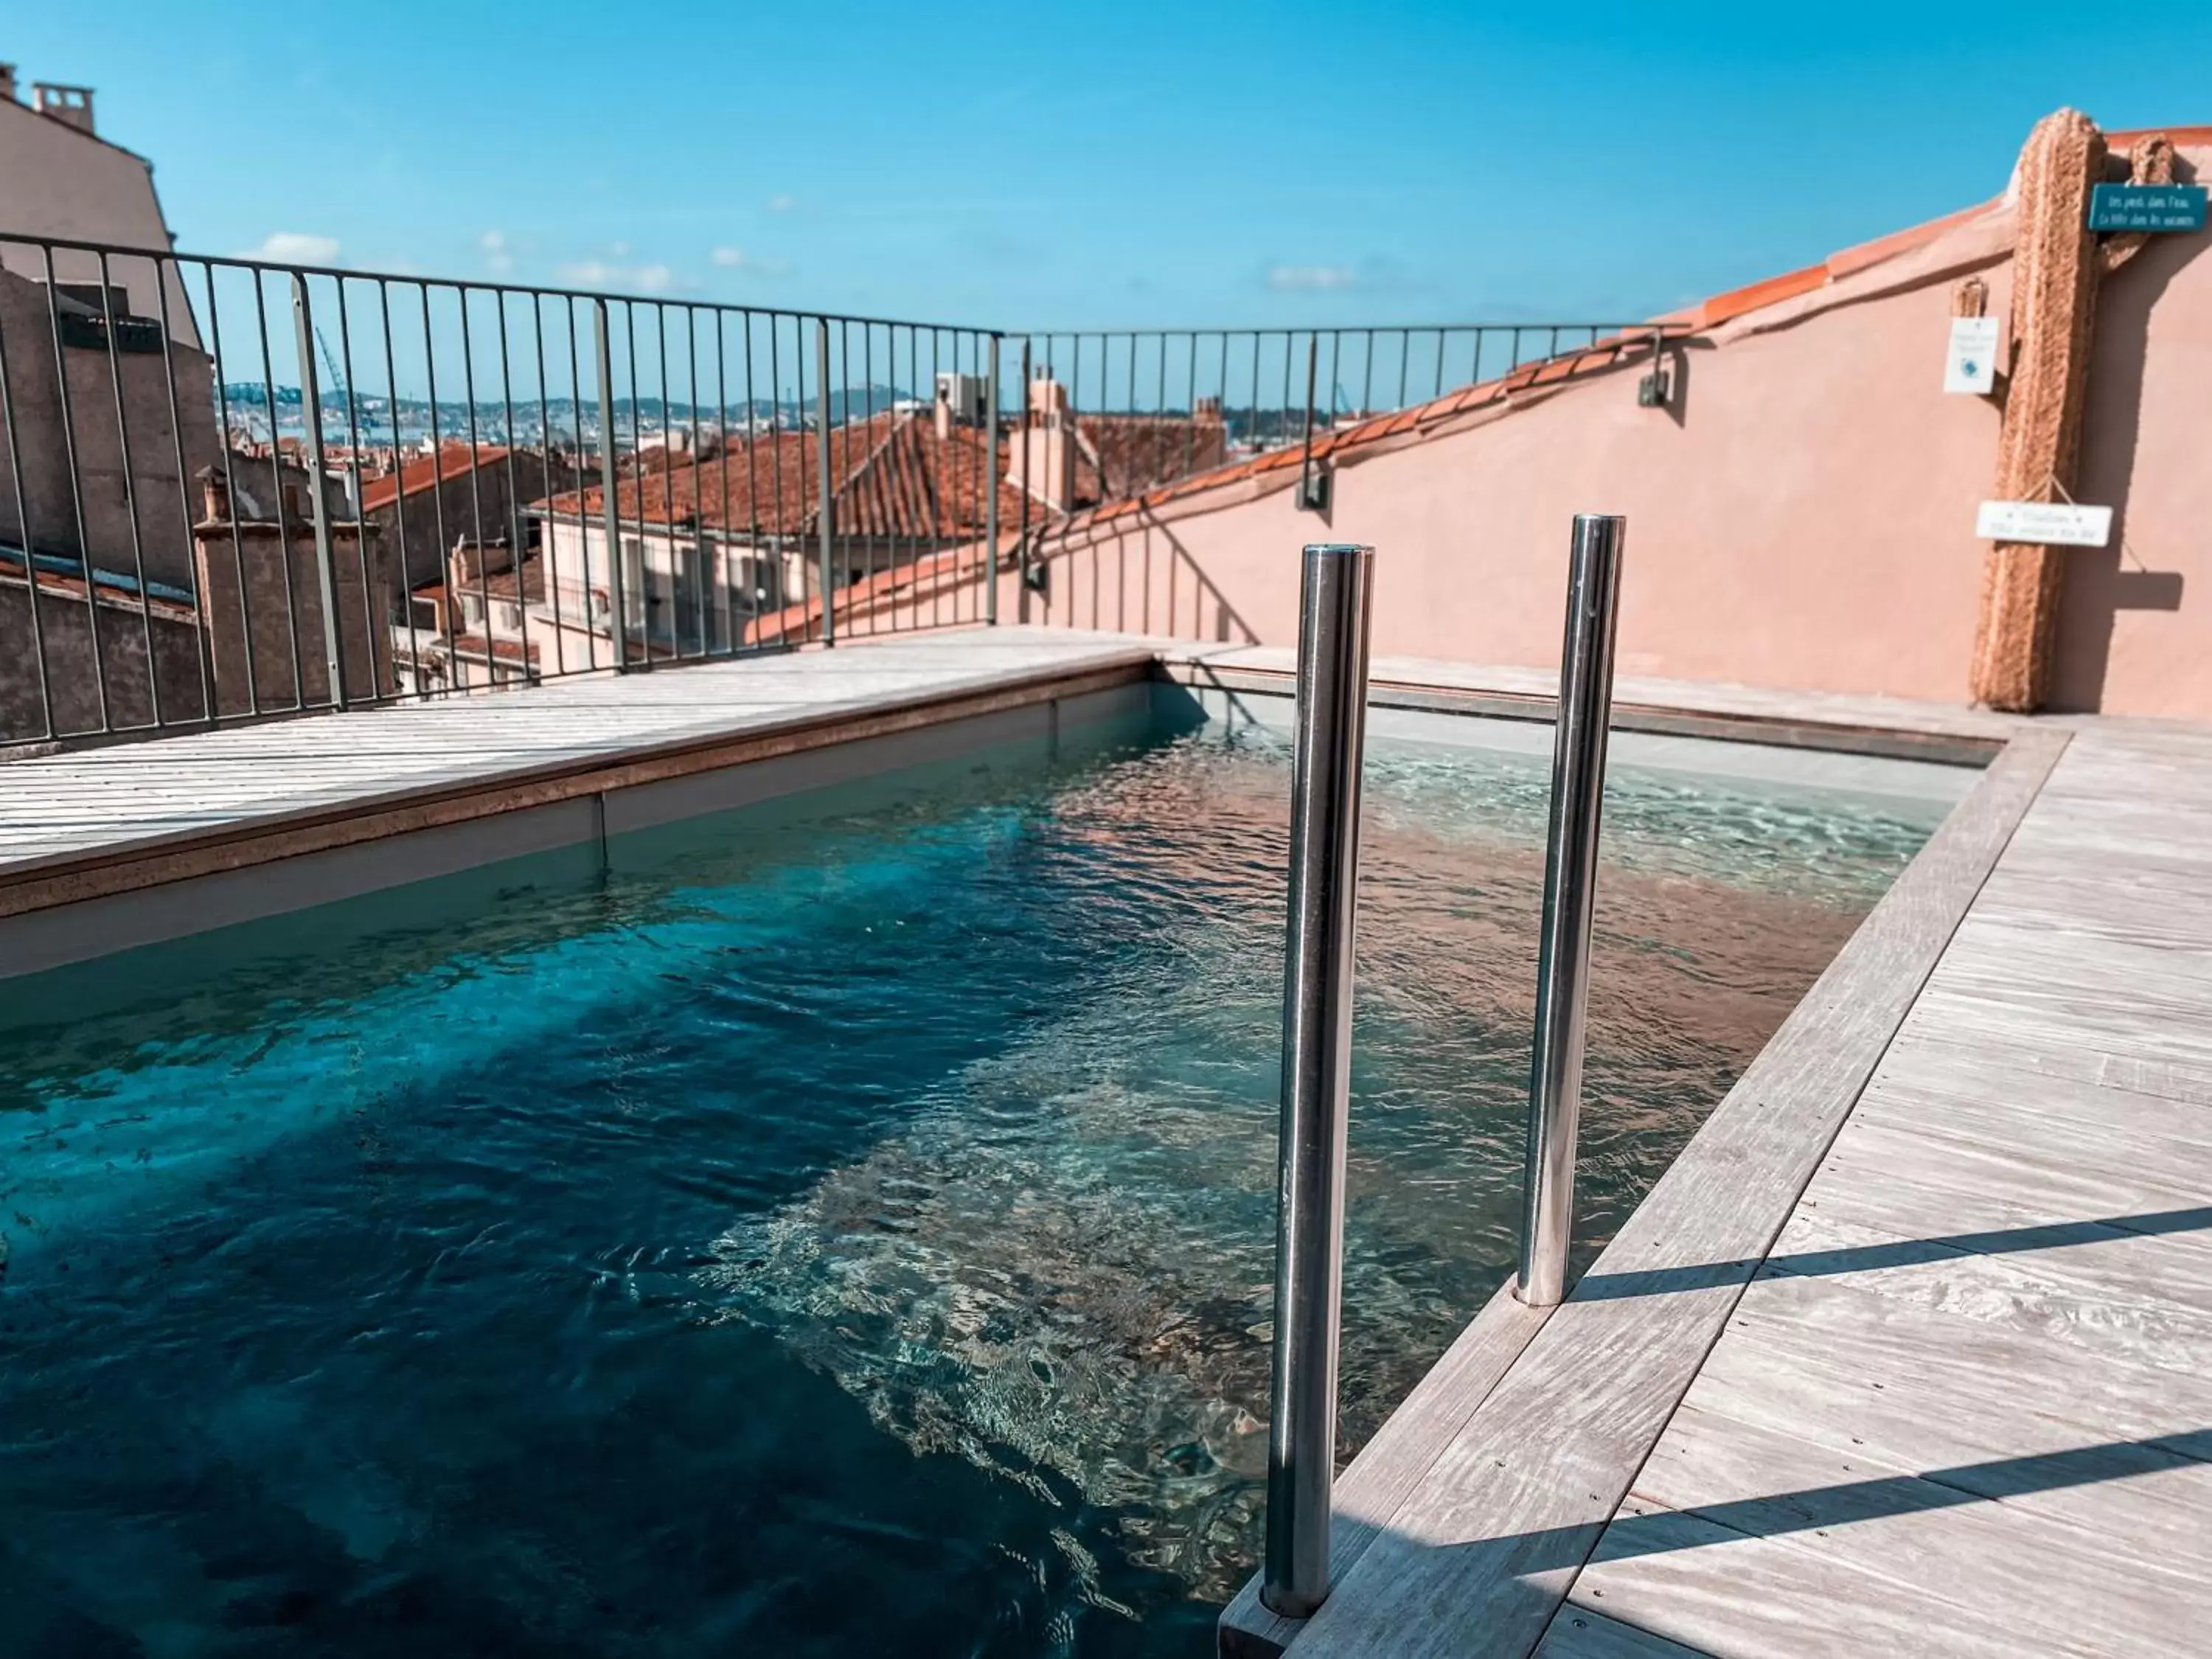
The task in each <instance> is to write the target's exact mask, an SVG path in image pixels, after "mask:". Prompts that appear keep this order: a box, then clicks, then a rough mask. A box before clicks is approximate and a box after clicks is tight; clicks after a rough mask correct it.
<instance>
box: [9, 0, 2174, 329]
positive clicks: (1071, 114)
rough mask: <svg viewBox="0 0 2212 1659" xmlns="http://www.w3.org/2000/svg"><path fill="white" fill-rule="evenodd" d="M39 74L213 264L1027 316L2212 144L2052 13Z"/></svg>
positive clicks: (2158, 51)
mask: <svg viewBox="0 0 2212 1659" xmlns="http://www.w3.org/2000/svg"><path fill="white" fill-rule="evenodd" d="M2152 46H2154V47H2155V49H2154V50H2153V49H2148V48H2150V47H2152ZM0 58H4V59H9V60H13V61H15V62H16V63H17V64H19V65H20V66H21V71H22V74H23V76H24V78H25V79H26V80H40V81H49V82H71V83H82V84H88V85H90V86H92V87H94V88H96V92H97V101H96V115H97V119H98V124H99V129H100V133H101V135H102V136H103V137H107V138H110V139H112V140H113V141H114V142H116V143H120V144H124V145H126V146H128V147H130V148H131V149H137V150H138V151H140V152H142V153H143V154H144V155H148V156H149V157H150V158H151V159H152V160H153V161H155V164H156V167H157V172H156V175H155V176H156V182H157V184H158V185H159V187H160V189H161V195H162V199H163V203H164V205H165V207H166V208H167V213H168V216H169V220H170V222H171V224H172V226H173V228H174V229H175V231H176V234H177V237H178V241H179V247H180V248H182V249H184V250H186V251H189V252H207V253H216V254H257V253H258V254H263V255H265V256H266V257H270V258H281V259H287V260H298V261H302V262H307V263H313V264H338V265H343V266H347V267H350V268H356V269H370V270H394V271H405V272H415V273H422V274H426V275H435V276H454V277H465V278H467V277H474V278H496V279H504V280H513V281H516V282H527V283H547V284H553V285H560V286H569V287H584V288H605V289H616V290H620V291H627V292H636V293H642V294H649V295H667V296H671V297H678V298H684V297H690V298H698V299H712V300H724V301H747V302H750V303H754V304H761V305H775V306H790V307H827V308H830V309H836V310H851V311H859V312H867V313H873V314H878V315H887V314H888V315H898V316H907V317H920V318H928V319H945V320H950V321H957V322H963V323H973V324H985V325H994V326H1006V327H1021V326H1048V325H1051V326H1068V325H1093V326H1096V325H1145V324H1154V325H1158V324H1170V325H1180V324H1191V325H1207V324H1252V323H1264V324H1283V323H1289V322H1309V321H1312V322H1322V323H1336V322H1343V323H1349V322H1364V321H1370V320H1371V321H1376V322H1396V321H1416V322H1419V321H1447V320H1449V321H1458V320H1463V319H1504V320H1512V319H1516V318H1522V317H1526V318H1531V319H1534V318H1544V319H1565V318H1576V317H1583V318H1592V319H1606V318H1613V317H1620V316H1644V315H1650V314H1652V313H1656V312H1659V311H1662V310H1664V309H1667V308H1668V307H1673V306H1676V305H1679V304H1681V303H1684V302H1685V301H1690V300H1693V299H1695V298H1697V297H1699V296H1701V295H1705V294H1707V293H1711V292H1713V291H1716V290H1717V289H1725V288H1728V287H1731V286H1735V285H1736V284H1739V283H1745V282H1748V281H1752V280H1754V279H1756V278H1758V277H1759V276H1765V275H1768V274H1771V273H1772V272H1776V271H1779V270H1785V269H1789V268H1790V267H1793V266H1796V265H1799V264H1806V263H1808V262H1809V261H1812V260H1814V259H1817V258H1820V257H1821V256H1823V255H1824V254H1826V253H1827V252H1830V251H1832V250H1833V249H1834V248H1837V247H1839V246H1846V245H1848V244H1850V243H1851V242H1853V241H1857V240H1863V239H1865V238H1868V237H1872V236H1875V235H1879V234H1883V233H1885V232H1887V231H1888V230H1891V229H1893V228H1898V227H1899V226H1902V225H1905V224H1908V223H1911V222H1916V221H1918V220H1921V219H1924V218H1927V217H1929V216H1934V215H1936V214H1940V213H1943V212H1946V211H1948V210H1952V209H1954V208H1956V207H1960V206H1963V205H1966V204H1969V203H1972V202H1974V201H1978V200H1981V199H1984V198H1985V197H1989V196H1990V195H1993V194H1995V193H1996V191H2000V190H2001V189H2002V188H2003V185H2004V183H2005V179H2006V175H2007V173H2008V169H2009V167H2010V165H2011V162H2012V159H2013V156H2014V155H2015V151H2016V150H2017V148H2018V146H2019V144H2020V143H2021V139H2022V138H2023V137H2025V136H2026V133H2027V129H2028V127H2029V126H2030V125H2032V123H2033V121H2034V120H2035V119H2036V118H2037V117H2039V116H2040V115H2042V114H2044V113H2045V112H2047V111H2049V110H2050V109H2051V108H2054V107H2056V106H2059V105H2061V104H2066V103H2071V104H2074V105H2075V106H2079V107H2081V108H2083V109H2085V110H2086V111H2087V112H2088V113H2089V114H2091V115H2092V116H2093V118H2096V119H2097V120H2098V121H2100V123H2102V124H2104V125H2106V126H2107V127H2108V128H2113V129H2119V128H2128V127H2135V126H2142V125H2157V124H2160V123H2187V122H2191V121H2192V120H2199V121H2202V120H2212V91H2208V90H2207V89H2206V87H2205V84H2204V81H2203V75H2202V73H2201V69H2202V65H2203V64H2204V63H2205V62H2207V61H2212V21H2207V20H2205V19H2203V17H2201V16H2196V15H2174V16H2172V17H2169V18H2162V19H2160V21H2159V22H2158V24H2157V25H2156V27H2155V31H2154V37H2151V36H2146V35H2145V34H2144V33H2142V32H2141V31H2123V30H2118V29H2112V28H2103V27H2092V26H2087V25H2085V24H2084V22H2083V21H2082V20H2081V14H2080V12H2079V11H2078V9H2067V10H2065V11H2061V10H2060V9H2058V8H2057V7H2056V6H2051V5H2045V4H2035V5H2026V6H2016V7H2014V8H2009V9H2008V10H2007V11H2006V13H2005V14H2004V15H2003V16H2002V21H2001V22H2000V21H1997V20H1996V18H1995V17H1994V15H1991V16H1988V17H1979V16H1973V15H1948V14H1942V13H1940V12H1927V11H1923V10H1918V9H1915V10H1912V11H1910V12H1908V11H1906V10H1905V9H1904V8H1901V7H1881V6H1876V7H1861V8H1857V9H1851V10H1850V11H1849V12H1834V11H1826V10H1824V11H1823V12H1821V13H1820V14H1819V15H1814V14H1813V13H1811V12H1806V13H1803V14H1801V15H1785V14H1784V13H1783V12H1781V11H1779V10H1776V9H1769V10H1762V11H1758V12H1747V13H1746V15H1744V16H1743V17H1742V18H1741V19H1738V20H1731V19H1730V18H1729V17H1727V16H1726V15H1721V14H1715V13H1712V12H1710V11H1702V12H1696V13H1692V12H1687V11H1681V12H1676V13H1672V14H1655V13H1653V12H1650V11H1649V10H1642V11H1638V10H1632V9H1628V8H1624V7H1616V6H1608V5H1603V4H1600V5H1595V6H1584V7H1581V8H1577V9H1571V10H1561V9H1532V10H1530V11H1528V13H1525V14H1523V15H1516V16H1514V17H1512V18H1510V19H1504V18H1495V17H1488V18H1486V17H1480V16H1477V15H1471V14H1468V13H1465V12H1460V13H1455V12H1453V11H1451V10H1449V9H1444V8H1439V7H1435V6H1421V5H1412V4H1403V3H1400V4H1383V5H1375V6H1368V7H1363V8H1360V9H1358V10H1357V12H1352V11H1341V12H1338V11H1332V10H1331V9H1326V8H1322V7H1318V6H1314V5H1310V4H1305V3H1285V4H1282V5H1278V6H1275V7H1273V8H1268V9H1259V8H1254V7H1226V8H1216V9H1210V10H1208V11H1207V12H1206V13H1205V14H1203V15H1189V14H1187V13H1185V12H1184V11H1182V10H1179V9H1174V8H1169V7H1161V6H1138V7H1126V6H1125V7H1122V8H1120V9H1115V10H1114V11H1113V12H1111V13H1099V12H1095V11H1093V12H1069V13H1066V15H1059V14H1054V13H1052V12H1049V11H1045V10H1039V9H1012V8H974V9H966V10H964V11H960V12H950V11H939V12H934V13H930V12H918V11H915V10H914V9H910V8H892V7H888V6H856V7H844V8H837V9H829V8H782V9H776V10H775V11H773V12H765V13H760V14H749V13H747V12H744V11H740V10H737V9H711V8H710V9H700V10H698V11H696V12H694V13H690V14H682V15H679V14H674V13H668V12H654V13H652V14H650V15H647V14H641V13H634V12H632V13H623V12H617V13H610V12H608V11H607V10H606V9H604V8H587V7H584V6H580V5H576V4H574V3H570V0H551V3H545V4H537V5H532V6H530V7H527V8H526V7H520V6H514V7H471V8H456V7H433V6H430V5H428V4H425V3H422V0H389V3H386V4H383V5H381V6H380V7H378V8H375V9H373V10H367V11H349V13H348V14H346V15H345V17H344V19H343V21H340V19H339V18H338V17H337V15H334V14H325V15H321V16H315V15H299V16H296V17H294V18H292V19H290V20H289V21H286V22H285V23H284V24H283V27H270V23H269V20H268V14H267V13H266V11H265V9H258V8H248V7H246V6H243V5H240V4H238V3H236V0H211V3H206V4H203V5H200V6H197V7H195V8H194V9H193V10H192V12H191V21H190V23H189V26H188V27H179V20H178V16H177V14H175V13H174V12H173V11H172V10H170V9H167V8H157V7H155V6H154V5H152V4H149V3H147V0H116V3H114V4H112V5H110V6H107V7H106V8H103V9H101V10H100V13H99V14H98V15H97V18H96V20H95V19H94V17H93V16H92V15H67V14H64V13H62V12H60V11H58V10H52V9H50V10H48V11H46V12H45V13H43V14H40V15H25V16H21V17H18V18H15V19H13V20H11V21H10V23H9V27H8V29H7V31H6V33H5V36H4V38H0Z"/></svg>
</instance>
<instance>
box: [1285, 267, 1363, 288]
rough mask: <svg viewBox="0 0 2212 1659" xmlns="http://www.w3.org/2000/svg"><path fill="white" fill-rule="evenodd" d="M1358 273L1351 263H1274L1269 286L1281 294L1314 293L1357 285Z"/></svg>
mask: <svg viewBox="0 0 2212 1659" xmlns="http://www.w3.org/2000/svg"><path fill="white" fill-rule="evenodd" d="M1358 282H1359V276H1358V272H1357V271H1355V270H1352V267H1351V266H1350V265H1274V266H1271V267H1270V268H1269V270H1268V271H1267V286H1268V287H1269V288H1272V289H1274V290H1275V291H1276V292H1277V293H1279V294H1313V293H1325V292H1329V291H1332V290H1336V289H1347V288H1352V287H1356V286H1357V285H1358Z"/></svg>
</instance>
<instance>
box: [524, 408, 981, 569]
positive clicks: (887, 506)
mask: <svg viewBox="0 0 2212 1659" xmlns="http://www.w3.org/2000/svg"><path fill="white" fill-rule="evenodd" d="M821 449H822V443H821V437H820V435H819V434H817V433H813V432H785V433H777V434H770V435H767V436H764V437H754V438H750V439H744V440H739V441H735V442H732V444H730V445H729V446H728V447H727V448H726V449H725V450H723V451H722V452H721V453H718V454H714V455H707V456H702V457H698V458H696V459H695V458H690V457H685V458H683V459H681V460H675V459H671V463H670V465H667V466H666V467H665V468H664V469H661V470H658V471H653V472H651V473H648V474H647V475H646V476H644V477H634V478H624V479H620V480H617V483H616V485H615V501H616V511H617V514H618V516H620V517H621V518H622V519H623V520H624V521H626V522H635V523H641V524H671V525H677V524H696V525H698V526H702V527H704V528H707V529H712V530H722V531H727V532H732V533H734V532H746V533H749V534H759V535H763V536H781V537H799V536H805V535H806V534H808V533H809V532H811V530H812V529H813V527H814V524H815V520H816V517H817V514H818V513H820V511H821V505H822V503H821V473H820V467H821ZM829 476H830V480H831V489H832V490H833V492H834V495H835V498H836V509H835V510H836V526H837V530H838V532H839V533H840V534H841V535H846V536H878V537H884V538H891V537H904V538H915V539H918V540H939V539H944V538H957V537H969V536H975V535H978V534H980V533H981V532H982V529H983V526H984V523H985V512H984V508H985V504H986V502H987V500H988V497H989V489H990V483H989V478H990V463H989V455H988V451H987V447H986V439H985V436H984V435H983V434H982V433H981V432H980V431H978V430H977V429H975V428H973V427H961V426H956V427H954V428H952V429H951V433H950V434H949V435H946V436H945V437H942V438H940V437H939V436H938V435H937V428H936V424H935V422H934V419H933V416H931V415H930V414H928V413H927V412H921V411H915V410H897V411H886V412H884V413H881V414H877V415H872V416H868V417H867V418H866V420H860V421H851V422H846V423H845V424H843V425H842V426H836V427H832V428H830V429H829ZM533 505H534V506H535V507H537V508H538V510H539V511H542V512H545V513H554V514H557V515H559V516H561V517H564V518H574V516H575V515H576V514H577V513H579V512H580V513H582V514H583V515H584V516H585V517H586V519H587V520H595V519H597V518H598V517H599V515H600V514H601V513H603V512H604V511H605V492H604V491H603V490H602V489H600V488H599V486H597V485H592V486H591V487H589V488H586V489H582V490H568V491H565V492H563V493H562V494H561V495H554V496H551V497H549V498H548V499H546V500H544V501H538V502H536V503H533ZM1020 510H1021V496H1020V493H1019V492H1018V491H1017V490H1016V489H1014V488H1013V486H1012V485H1011V484H1010V483H1007V482H1006V478H1005V476H1004V473H1003V471H1001V474H1000V484H999V511H1000V516H1001V518H1002V519H1004V518H1006V516H1007V515H1009V514H1012V513H1019V511H1020Z"/></svg>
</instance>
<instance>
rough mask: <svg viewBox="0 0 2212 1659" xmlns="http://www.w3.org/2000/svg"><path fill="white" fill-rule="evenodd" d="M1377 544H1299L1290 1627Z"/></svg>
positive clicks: (1318, 1478)
mask: <svg viewBox="0 0 2212 1659" xmlns="http://www.w3.org/2000/svg"><path fill="white" fill-rule="evenodd" d="M1374 557H1375V550H1374V549H1372V548H1370V547H1358V546H1346V545H1340V544H1322V543H1317V544H1314V545H1311V546H1310V547H1308V548H1307V549H1306V550H1305V560H1304V564H1305V568H1304V585H1303V589H1302V593H1301V599H1300V611H1299V623H1298V702H1297V738H1296V744H1295V749H1294V750H1293V764H1292V771H1291V883H1290V886H1291V893H1290V900H1291V902H1290V939H1289V943H1288V945H1287V948H1286V951H1285V972H1284V983H1283V1085H1282V1090H1283V1092H1282V1127H1281V1147H1280V1158H1281V1185H1280V1188H1279V1191H1278V1194H1277V1208H1276V1231H1275V1353H1274V1394H1273V1408H1272V1410H1271V1412H1270V1413H1269V1418H1268V1429H1267V1563H1266V1571H1265V1572H1264V1574H1263V1577H1262V1579H1261V1600H1262V1601H1265V1602H1266V1603H1267V1606H1268V1607H1271V1608H1272V1609H1273V1610H1274V1611H1275V1612H1277V1613H1282V1614H1284V1615H1285V1616H1286V1617H1290V1618H1294V1619H1302V1618H1304V1617H1306V1616H1307V1615H1308V1614H1310V1613H1312V1612H1313V1610H1314V1609H1315V1608H1316V1607H1319V1606H1320V1605H1321V1604H1322V1600H1323V1598H1325V1597H1326V1596H1327V1595H1328V1571H1329V1564H1328V1546H1329V1500H1330V1492H1329V1489H1330V1486H1331V1484H1332V1482H1333V1481H1334V1478H1335V1473H1336V1350H1337V1325H1338V1315H1339V1305H1340V1302H1341V1300H1342V1292H1343V1284H1344V1145H1345V1121H1346V1116H1347V1115H1348V1114H1347V1107H1348V1100H1349V1097H1350V1094H1351V1088H1352V927H1353V921H1354V917H1355V915H1356V913H1357V909H1358V878H1359V768H1360V757H1361V753H1362V750H1363V749H1364V740H1365V736H1366V726H1367V635H1368V615H1369V611H1370V579H1371V576H1372V573H1373V566H1374Z"/></svg>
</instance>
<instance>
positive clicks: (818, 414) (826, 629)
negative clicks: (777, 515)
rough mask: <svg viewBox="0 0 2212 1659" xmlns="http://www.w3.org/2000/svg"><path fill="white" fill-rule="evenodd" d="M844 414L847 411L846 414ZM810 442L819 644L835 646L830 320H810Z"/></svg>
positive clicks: (835, 498) (834, 503) (834, 512)
mask: <svg viewBox="0 0 2212 1659" xmlns="http://www.w3.org/2000/svg"><path fill="white" fill-rule="evenodd" d="M847 412H848V414H849V413H850V412H851V411H850V410H848V411H847ZM814 439H815V454H816V457H817V459H818V461H819V463H820V465H819V471H820V472H821V474H822V499H821V513H820V515H819V517H818V519H817V525H816V527H817V529H818V530H819V531H820V532H821V537H822V643H823V644H824V645H835V644H836V643H837V603H836V593H835V592H834V590H833V589H832V588H831V586H830V585H829V544H830V541H831V539H832V538H834V537H835V536H836V533H837V523H836V513H837V492H836V488H835V487H834V486H833V485H832V484H831V483H830V480H829V319H828V318H827V317H817V318H816V319H814Z"/></svg>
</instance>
